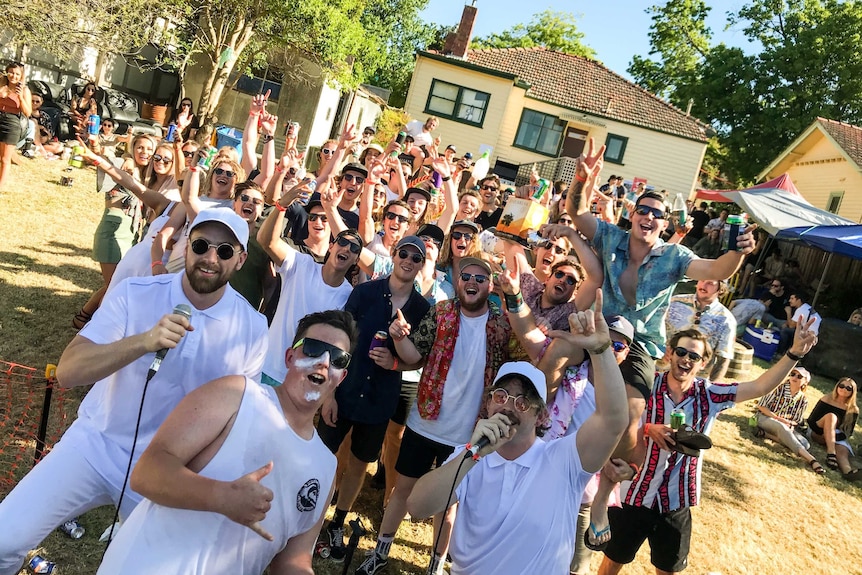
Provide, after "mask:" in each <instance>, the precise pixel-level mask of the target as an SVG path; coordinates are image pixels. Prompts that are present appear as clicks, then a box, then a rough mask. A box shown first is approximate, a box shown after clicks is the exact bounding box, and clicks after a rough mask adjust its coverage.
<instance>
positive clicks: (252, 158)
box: [240, 90, 270, 174]
mask: <svg viewBox="0 0 862 575" xmlns="http://www.w3.org/2000/svg"><path fill="white" fill-rule="evenodd" d="M269 92H270V91H269V90H267V91H266V94H257V95H256V96H255V97H254V98H252V99H251V104H250V105H249V107H248V119H246V121H245V128H244V129H243V132H242V144H241V148H242V161H241V162H240V164H241V165H242V169H243V170H245V173H246V174H250V173H252V171H254V170H255V169H256V168H257V137H258V136H257V130H258V123H259V122H260V120H261V115H262V114H263V113H264V112H266V101H267V100H268V99H269Z"/></svg>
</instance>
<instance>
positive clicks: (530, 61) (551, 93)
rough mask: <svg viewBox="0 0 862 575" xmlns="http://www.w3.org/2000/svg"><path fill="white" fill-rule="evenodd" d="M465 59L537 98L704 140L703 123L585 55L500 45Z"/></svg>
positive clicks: (470, 52)
mask: <svg viewBox="0 0 862 575" xmlns="http://www.w3.org/2000/svg"><path fill="white" fill-rule="evenodd" d="M453 62H457V60H454V61H453ZM467 62H469V63H470V64H473V65H476V66H481V67H483V68H490V69H492V70H498V71H501V72H507V73H509V74H514V75H516V76H518V78H520V79H521V80H524V81H526V82H528V83H529V84H530V85H531V86H530V88H529V89H528V90H527V95H528V96H530V97H532V98H536V99H538V100H543V101H545V102H549V103H552V104H556V105H558V106H563V107H566V108H571V109H574V110H579V111H581V112H586V113H588V114H593V115H596V116H600V117H604V118H608V119H610V120H618V121H620V122H625V123H628V124H633V125H635V126H641V127H643V128H648V129H651V130H656V131H658V132H664V133H667V134H673V135H676V136H682V137H684V138H689V139H692V140H697V141H699V142H705V141H706V140H707V138H706V135H705V132H706V130H707V128H708V126H707V125H706V124H704V123H703V122H701V121H700V120H698V119H696V118H693V117H691V116H686V115H685V113H684V112H683V111H682V110H680V109H679V108H676V107H675V106H673V105H671V104H669V103H667V102H665V101H664V100H662V99H660V98H658V97H657V96H655V95H653V94H651V93H649V92H647V91H646V90H644V89H643V88H641V87H640V86H638V85H637V84H634V83H632V82H630V81H628V80H626V79H625V78H623V77H622V76H620V75H619V74H616V73H615V72H612V71H611V70H609V69H608V68H606V67H604V66H603V65H602V64H600V63H598V62H596V61H595V60H590V59H589V58H583V57H581V56H574V55H572V54H565V53H563V52H555V51H553V50H548V49H547V48H543V47H537V48H501V49H483V50H470V51H469V52H468V53H467Z"/></svg>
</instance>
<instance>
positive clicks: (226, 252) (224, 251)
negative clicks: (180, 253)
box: [191, 238, 236, 260]
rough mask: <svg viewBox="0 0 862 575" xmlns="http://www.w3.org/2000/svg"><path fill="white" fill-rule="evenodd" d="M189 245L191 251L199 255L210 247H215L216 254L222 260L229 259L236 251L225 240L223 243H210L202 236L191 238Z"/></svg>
mask: <svg viewBox="0 0 862 575" xmlns="http://www.w3.org/2000/svg"><path fill="white" fill-rule="evenodd" d="M191 246H192V251H193V252H194V253H196V254H197V255H199V256H202V255H204V254H205V253H207V252H208V251H209V249H210V248H215V249H216V255H218V257H219V259H222V260H229V259H231V258H232V257H233V256H234V254H235V253H236V248H235V247H233V246H232V245H231V244H229V243H227V242H225V243H223V244H211V243H209V242H208V241H206V240H205V239H202V238H198V239H196V240H192V243H191Z"/></svg>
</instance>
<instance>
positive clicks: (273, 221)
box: [257, 178, 310, 267]
mask: <svg viewBox="0 0 862 575" xmlns="http://www.w3.org/2000/svg"><path fill="white" fill-rule="evenodd" d="M274 179H277V178H274ZM309 181H310V180H309V179H308V178H306V179H305V180H303V181H301V182H300V183H299V184H297V185H295V186H293V187H292V188H291V189H290V190H288V191H287V192H286V193H285V194H284V195H283V196H281V197H280V198H279V199H278V200H276V202H275V209H274V210H272V211H271V212H270V213H269V216H268V217H267V218H266V219H265V220H264V221H263V224H261V226H260V229H259V230H258V231H257V243H259V244H260V245H261V247H262V248H263V251H265V252H266V254H267V255H268V256H269V257H270V259H271V260H272V261H273V263H275V266H276V267H281V265H282V264H283V263H284V260H285V259H286V258H287V257H288V256H290V255H291V254H292V252H295V251H296V250H294V249H293V248H292V247H290V245H289V244H288V243H287V242H286V241H284V240H283V239H281V230H282V228H284V212H285V211H286V210H287V208H288V206H290V204H292V203H293V202H295V201H296V198H297V197H299V194H300V193H302V192H304V191H305V192H307V191H308V182H309ZM280 185H281V182H279V186H280Z"/></svg>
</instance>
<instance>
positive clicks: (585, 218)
mask: <svg viewBox="0 0 862 575" xmlns="http://www.w3.org/2000/svg"><path fill="white" fill-rule="evenodd" d="M604 154H605V147H604V146H602V147H601V148H599V149H598V150H597V151H596V150H595V142H594V141H593V139H592V138H590V139H589V145H588V148H587V154H586V155H585V156H581V157H580V158H579V161H578V167H577V169H576V170H575V178H574V179H573V180H572V183H571V185H570V186H569V191H568V195H567V198H566V212H567V213H568V214H569V215H570V216H572V220H574V222H575V226H577V228H578V230H580V232H581V233H582V234H584V235H585V236H586V237H587V239H589V240H592V239H593V237H594V236H595V235H596V229H597V228H598V224H597V222H596V218H595V216H594V215H593V214H591V213H590V203H589V200H590V194H591V190H592V189H593V186H594V185H595V182H596V180H597V179H598V177H599V174H601V171H602V166H603V165H604V160H603V157H604Z"/></svg>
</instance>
